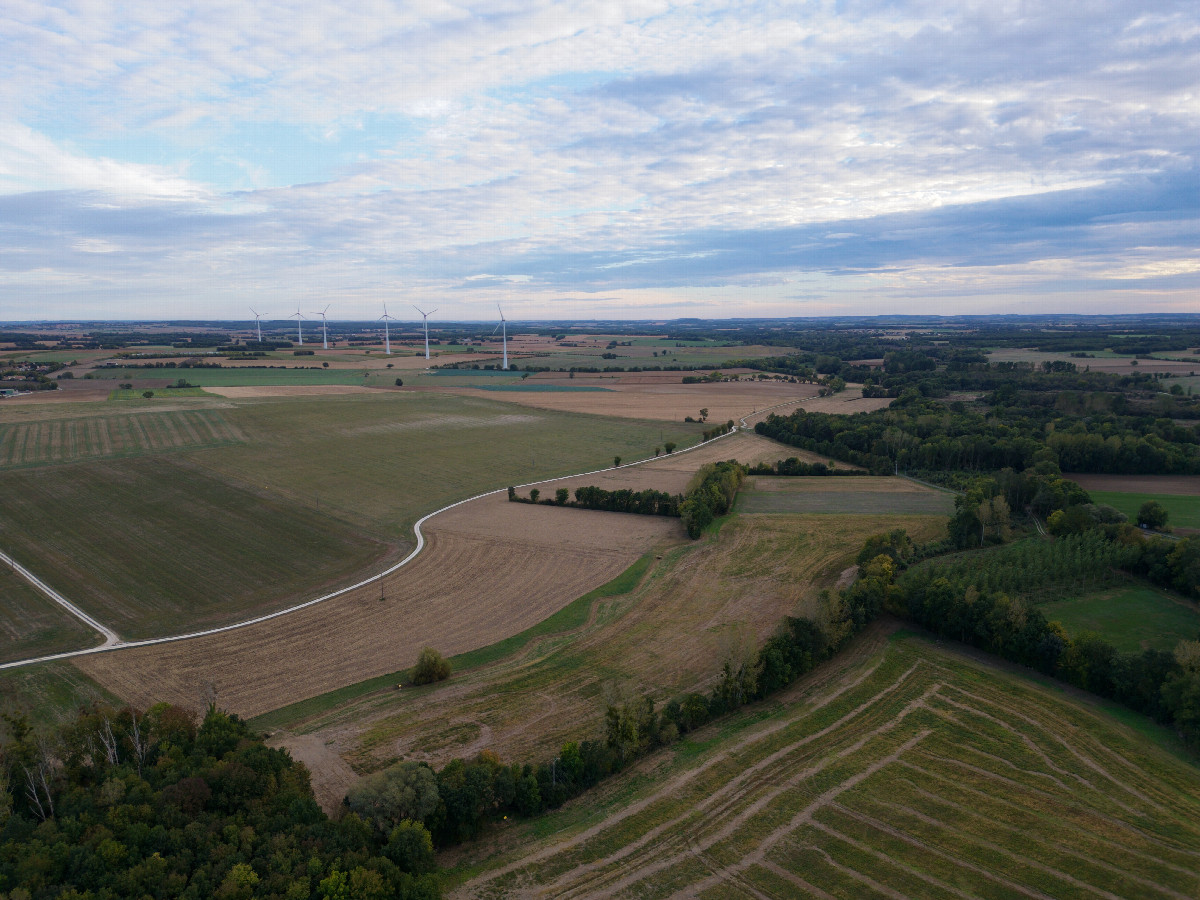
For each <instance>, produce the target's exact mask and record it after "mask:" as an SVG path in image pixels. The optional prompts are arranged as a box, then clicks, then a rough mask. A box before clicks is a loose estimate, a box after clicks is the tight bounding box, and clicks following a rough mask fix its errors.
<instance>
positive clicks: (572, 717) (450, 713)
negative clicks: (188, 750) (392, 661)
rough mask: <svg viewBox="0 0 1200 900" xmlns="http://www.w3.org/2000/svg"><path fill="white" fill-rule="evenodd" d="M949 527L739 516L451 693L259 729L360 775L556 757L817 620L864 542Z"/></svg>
mask: <svg viewBox="0 0 1200 900" xmlns="http://www.w3.org/2000/svg"><path fill="white" fill-rule="evenodd" d="M574 512H575V513H576V515H578V516H581V517H583V518H588V517H590V516H593V515H597V514H596V513H591V512H583V511H574ZM625 518H627V519H635V518H639V517H636V516H626V517H625ZM942 522H943V520H941V519H933V518H919V519H912V518H905V517H900V516H882V515H881V516H848V517H844V518H832V517H821V519H819V520H817V519H814V518H811V517H808V518H806V517H757V516H756V517H749V518H738V517H735V518H734V519H732V520H730V521H728V522H726V523H725V524H724V526H723V527H722V529H721V531H720V534H719V536H716V537H710V538H707V539H705V540H702V541H700V542H694V543H693V542H688V543H685V544H682V545H679V546H677V547H676V548H675V549H672V550H669V551H666V552H664V553H661V554H659V555H661V556H662V559H659V560H656V559H653V558H651V559H649V560H647V561H646V563H644V564H643V565H642V566H639V567H638V569H637V570H636V571H635V573H633V577H632V579H622V583H621V584H620V587H614V589H613V590H606V591H601V592H598V593H597V594H595V595H593V596H591V597H588V598H583V600H582V601H581V602H579V603H577V604H572V608H571V609H570V610H569V611H568V610H564V615H563V616H562V617H561V619H560V624H559V625H558V626H557V627H555V628H548V629H539V630H538V633H537V634H535V635H532V636H530V637H529V638H528V639H522V640H514V641H513V642H511V644H510V646H509V648H508V650H507V651H506V652H504V653H503V654H501V655H499V656H494V657H491V658H489V659H488V660H487V661H486V662H481V663H475V662H473V660H472V659H470V658H467V659H464V660H462V662H461V665H462V666H463V667H465V669H464V670H463V671H461V672H459V673H457V674H456V675H455V676H454V678H453V679H452V680H451V681H450V682H449V683H446V684H442V685H438V686H435V687H429V688H415V689H413V688H408V687H406V688H404V689H403V690H401V691H396V690H394V689H392V688H394V685H386V686H381V687H380V688H378V689H376V690H373V691H370V692H367V693H365V694H362V695H359V696H356V697H354V698H353V699H350V700H347V701H345V702H341V703H338V702H336V700H335V701H334V702H330V703H328V704H301V705H299V706H298V707H296V708H295V709H293V710H291V711H289V710H281V711H280V712H279V713H277V714H271V715H269V716H265V717H263V718H262V719H261V720H258V721H256V723H255V724H257V725H259V726H260V727H265V728H269V729H271V730H275V729H280V728H282V729H285V730H286V731H288V732H291V733H293V734H295V733H300V734H304V735H309V736H312V735H315V736H317V737H320V738H321V740H322V741H323V742H325V743H326V744H327V745H328V746H329V748H330V750H331V752H333V753H336V754H339V755H341V756H342V757H344V758H345V759H346V760H348V761H349V762H350V763H351V764H352V765H353V766H354V767H355V768H356V769H357V770H359V771H370V770H373V769H376V768H378V767H380V766H382V765H384V764H386V763H388V762H390V761H394V760H396V759H417V760H426V761H429V762H431V763H433V764H436V765H441V764H443V763H444V762H446V761H447V760H449V759H452V758H454V757H456V756H463V755H470V754H472V753H475V752H478V751H479V750H482V749H489V750H493V751H495V752H497V753H499V754H500V755H501V757H502V758H504V759H506V760H518V761H524V760H533V759H540V758H543V757H547V756H549V755H552V754H553V752H554V751H555V750H556V749H557V748H558V747H560V746H561V745H562V743H563V742H564V741H567V740H582V739H586V738H591V737H599V736H601V734H602V731H603V718H604V709H605V705H606V703H607V702H609V701H611V700H619V699H621V698H622V697H630V696H635V695H640V694H645V693H648V694H650V695H651V696H653V697H655V699H657V700H659V701H664V700H666V699H668V698H670V697H671V696H676V695H678V694H679V693H681V692H683V691H687V690H693V689H699V690H707V689H708V686H709V685H710V683H711V681H712V680H713V679H714V678H716V677H717V676H718V674H719V672H720V670H721V666H722V665H723V664H724V663H725V661H726V660H727V659H729V658H730V657H731V656H732V657H734V658H740V657H741V655H742V654H745V653H746V652H749V649H750V648H752V647H754V646H757V644H758V643H759V642H761V641H762V640H763V639H765V638H766V637H767V636H768V635H770V634H771V633H772V632H773V630H774V629H775V627H776V626H777V624H778V623H779V621H780V620H781V618H782V617H783V616H785V615H789V614H810V615H811V614H814V613H816V611H817V603H816V600H817V595H818V594H819V592H820V591H821V590H822V589H823V588H826V587H832V586H833V585H834V584H835V582H836V581H837V579H838V578H839V576H840V575H841V573H842V571H843V570H844V569H845V568H846V567H847V566H849V565H851V564H852V563H853V559H854V556H855V555H856V554H857V552H858V550H859V548H860V547H861V545H862V540H863V535H865V534H872V533H875V532H879V531H885V530H889V529H891V528H896V527H908V528H909V531H910V533H911V534H913V536H914V538H915V539H918V540H925V539H929V538H931V537H933V536H934V535H935V534H936V533H937V532H938V531H939V530H940V529H941V527H942ZM568 612H569V615H567V613H568ZM472 665H474V666H475V668H471V666H472ZM332 699H333V698H331V700H332Z"/></svg>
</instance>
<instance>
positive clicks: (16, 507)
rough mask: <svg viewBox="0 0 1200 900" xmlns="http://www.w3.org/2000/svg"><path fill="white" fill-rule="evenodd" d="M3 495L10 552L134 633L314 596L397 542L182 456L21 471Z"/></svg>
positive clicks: (210, 621) (125, 633)
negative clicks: (221, 475)
mask: <svg viewBox="0 0 1200 900" xmlns="http://www.w3.org/2000/svg"><path fill="white" fill-rule="evenodd" d="M0 493H2V494H3V495H4V497H5V504H4V510H3V513H2V514H0V518H2V520H3V522H4V526H5V528H4V532H3V533H4V539H5V540H6V541H7V542H8V547H9V552H11V553H12V554H13V556H15V557H16V558H17V560H18V561H20V562H21V563H22V564H23V565H25V566H27V567H28V568H30V569H31V570H32V571H34V572H35V573H37V574H38V576H39V577H40V578H42V579H43V580H44V581H46V582H47V583H48V584H50V585H51V586H52V587H54V588H55V589H56V590H58V591H59V592H61V593H62V594H63V595H64V596H67V597H69V598H70V599H71V600H72V601H73V602H76V603H78V604H79V605H80V606H82V607H83V608H84V609H86V610H87V611H88V612H89V613H91V614H92V615H94V616H95V617H96V618H97V619H99V620H100V621H102V622H104V623H105V624H106V625H108V626H109V627H111V628H113V629H114V630H115V631H117V632H118V633H119V634H120V635H121V636H122V637H125V638H142V637H151V636H154V635H161V634H172V633H176V632H178V631H180V630H182V629H184V628H192V627H198V626H211V625H217V624H225V623H227V622H230V621H236V620H237V619H240V618H243V617H245V616H246V614H247V613H248V612H250V611H251V610H258V609H260V608H261V607H264V606H268V607H269V606H279V605H282V604H283V603H284V602H285V601H287V600H291V599H301V598H306V597H315V596H318V595H319V594H321V593H324V592H325V591H327V590H329V589H331V588H332V587H334V586H336V585H338V584H341V583H348V582H349V581H350V580H351V577H352V576H353V575H354V574H356V573H357V572H359V571H360V570H361V569H363V568H364V567H366V566H368V565H370V564H371V563H373V562H375V561H377V560H380V559H382V558H384V557H385V556H388V555H389V554H391V555H394V554H395V551H396V549H397V548H395V547H388V546H386V545H384V544H383V543H381V542H380V541H378V540H374V539H372V538H371V537H369V536H368V535H365V534H363V533H362V532H361V531H359V530H358V529H355V528H353V527H350V526H347V525H346V524H345V523H342V522H339V521H338V520H337V519H335V518H334V517H332V516H329V515H325V514H322V513H320V512H318V511H316V510H315V509H313V508H311V507H310V506H307V505H305V504H301V503H297V502H296V501H294V500H292V499H290V498H287V497H278V496H272V495H271V494H270V493H269V492H263V491H255V490H250V489H248V488H247V487H246V486H242V485H236V484H231V483H229V482H228V481H227V480H225V479H221V478H217V477H214V476H213V475H212V474H210V473H208V472H206V471H205V470H203V469H199V468H198V467H196V466H194V465H190V464H188V463H187V462H186V461H184V460H183V459H181V458H179V457H177V456H170V457H162V456H158V457H155V456H144V457H141V458H134V459H128V460H109V461H102V462H92V463H78V464H74V465H67V466H58V467H54V468H53V469H50V470H47V469H46V468H44V467H43V468H37V469H18V470H12V471H8V472H4V473H0Z"/></svg>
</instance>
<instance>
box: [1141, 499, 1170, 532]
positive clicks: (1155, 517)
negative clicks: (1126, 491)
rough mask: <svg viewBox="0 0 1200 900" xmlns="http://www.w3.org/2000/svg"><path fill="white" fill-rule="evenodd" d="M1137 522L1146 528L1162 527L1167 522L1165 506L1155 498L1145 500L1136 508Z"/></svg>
mask: <svg viewBox="0 0 1200 900" xmlns="http://www.w3.org/2000/svg"><path fill="white" fill-rule="evenodd" d="M1137 523H1138V524H1139V525H1145V526H1146V527H1147V528H1162V527H1163V526H1164V525H1166V524H1167V508H1166V507H1165V506H1163V505H1162V504H1161V503H1159V502H1158V501H1157V500H1147V501H1146V502H1145V503H1143V504H1142V507H1141V509H1139V510H1138V514H1137Z"/></svg>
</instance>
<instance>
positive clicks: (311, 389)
mask: <svg viewBox="0 0 1200 900" xmlns="http://www.w3.org/2000/svg"><path fill="white" fill-rule="evenodd" d="M204 390H205V392H206V393H209V394H217V395H219V396H221V397H228V398H229V399H231V400H243V399H247V398H251V397H318V396H323V395H327V394H365V393H369V392H371V391H374V390H378V388H368V387H363V386H362V385H361V384H264V385H244V386H240V387H206V388H205V389H204Z"/></svg>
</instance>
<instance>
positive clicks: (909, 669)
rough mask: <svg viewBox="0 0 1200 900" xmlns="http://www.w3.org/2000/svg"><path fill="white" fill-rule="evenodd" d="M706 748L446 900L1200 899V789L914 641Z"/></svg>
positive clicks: (1015, 687) (667, 756)
mask: <svg viewBox="0 0 1200 900" xmlns="http://www.w3.org/2000/svg"><path fill="white" fill-rule="evenodd" d="M696 738H697V740H695V741H692V740H685V741H684V742H682V743H681V744H680V745H678V746H677V748H675V749H673V750H672V751H670V752H666V753H662V754H659V755H658V757H657V758H653V759H651V760H648V761H647V763H646V764H644V765H643V766H640V767H638V768H637V769H636V770H635V771H634V772H633V773H632V774H629V775H625V776H621V777H620V778H619V779H618V783H617V784H616V785H613V786H611V787H609V788H608V789H607V790H606V791H605V793H607V794H608V795H609V797H610V798H611V797H613V796H614V795H615V796H616V797H617V802H616V803H614V804H613V805H612V806H611V807H609V808H607V809H603V810H597V809H596V807H595V806H592V807H591V808H590V809H589V808H587V807H583V806H582V805H575V806H572V807H568V808H567V809H564V810H563V811H562V812H560V813H558V814H555V816H553V817H552V818H551V820H550V821H547V822H544V823H540V833H541V834H543V835H547V836H548V837H547V838H546V839H544V840H541V841H536V840H533V839H532V838H533V835H532V834H529V833H526V834H524V838H525V839H524V840H521V837H522V835H521V834H519V833H514V834H513V835H512V838H513V839H512V840H510V841H509V846H512V847H515V848H516V849H515V850H514V852H512V853H511V854H509V855H508V856H506V857H502V858H500V859H498V860H490V861H488V863H487V864H486V865H487V866H488V867H489V868H491V870H490V871H486V870H485V871H484V872H483V873H482V874H478V875H476V876H475V877H474V878H473V879H471V880H469V881H467V882H465V883H463V884H461V885H460V886H459V887H458V888H457V889H456V890H455V891H454V892H453V893H452V896H455V897H458V898H485V897H501V896H504V897H571V898H591V897H639V898H659V897H663V898H665V897H696V896H699V897H714V898H715V897H822V898H828V897H890V898H901V897H928V898H939V900H940V898H946V900H950V898H967V897H988V898H1006V897H1014V898H1016V897H1034V898H1047V897H1055V898H1057V897H1092V896H1099V897H1109V898H1111V897H1137V898H1151V897H1152V898H1177V900H1182V898H1185V897H1195V896H1197V894H1198V893H1200V821H1198V817H1200V771H1198V770H1197V769H1196V768H1195V767H1194V766H1192V765H1190V764H1188V763H1185V762H1183V761H1181V760H1180V759H1178V758H1176V757H1174V756H1173V755H1171V754H1170V753H1168V752H1166V751H1165V750H1164V749H1162V748H1161V747H1160V746H1158V745H1156V744H1155V743H1153V742H1151V741H1150V740H1148V739H1146V738H1145V737H1142V736H1140V735H1138V734H1136V733H1134V732H1133V731H1131V730H1129V729H1127V728H1125V727H1123V726H1121V725H1120V724H1119V723H1118V722H1117V720H1115V719H1113V718H1111V717H1109V716H1107V715H1106V714H1105V713H1104V712H1103V711H1101V710H1099V709H1098V708H1096V707H1094V706H1091V705H1085V704H1084V703H1081V702H1075V701H1072V700H1069V699H1066V698H1064V696H1063V695H1062V694H1059V693H1055V692H1051V691H1049V690H1046V689H1041V688H1038V687H1036V686H1035V685H1034V684H1033V683H1032V682H1029V681H1026V680H1024V679H1023V678H1021V677H1019V676H1014V675H1009V674H1005V673H1003V672H1001V671H999V670H996V669H992V668H990V667H985V665H983V664H978V663H974V662H972V661H970V660H969V659H967V658H965V657H962V656H958V655H957V654H954V653H951V652H947V651H943V650H941V649H939V648H936V647H934V646H933V645H931V644H928V643H926V642H924V641H920V640H918V639H914V638H899V639H893V640H892V641H891V642H890V644H888V645H887V649H886V652H884V653H883V654H881V655H877V656H875V657H874V659H873V660H872V661H871V662H870V663H869V664H868V665H866V666H863V667H859V668H858V669H857V670H856V671H854V672H852V673H849V674H847V675H846V676H845V677H844V678H843V679H841V680H840V681H838V682H835V683H834V684H833V685H826V686H825V687H824V688H821V689H820V692H814V694H813V695H810V696H809V697H807V698H804V699H802V700H800V701H799V702H791V703H782V704H779V705H777V706H775V708H774V711H773V712H772V713H771V714H770V715H769V716H768V717H767V718H766V719H765V720H763V719H761V718H757V719H756V717H755V716H754V715H753V714H744V715H743V717H742V719H741V721H740V723H735V724H734V725H732V726H729V727H727V728H726V729H725V730H724V734H723V735H722V739H721V740H720V741H719V742H714V741H713V738H714V735H713V734H712V733H711V729H706V730H704V731H701V732H699V733H698V734H697V735H696ZM597 819H599V821H597ZM475 871H477V870H475Z"/></svg>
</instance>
